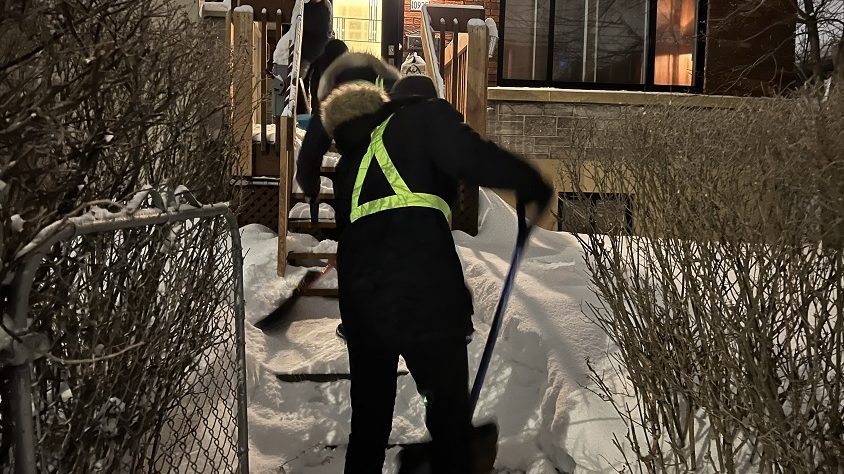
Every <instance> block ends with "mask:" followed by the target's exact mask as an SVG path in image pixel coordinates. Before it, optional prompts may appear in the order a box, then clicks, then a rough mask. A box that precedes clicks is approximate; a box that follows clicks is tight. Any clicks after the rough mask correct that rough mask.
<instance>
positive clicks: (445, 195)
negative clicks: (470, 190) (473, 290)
mask: <svg viewBox="0 0 844 474" xmlns="http://www.w3.org/2000/svg"><path fill="white" fill-rule="evenodd" d="M324 80H325V78H324ZM391 95H392V100H390V99H389V98H388V97H387V95H386V93H385V92H384V91H383V89H381V88H379V87H378V86H376V85H375V84H371V83H361V82H357V83H349V84H344V85H341V86H339V87H338V88H337V89H336V90H334V91H333V92H332V93H331V94H330V95H329V96H328V97H327V98H326V100H325V102H324V103H323V111H322V122H323V124H324V125H325V129H326V131H327V132H328V133H329V134H330V135H332V136H333V137H334V139H335V140H336V143H337V148H338V149H339V150H340V152H341V154H342V155H343V157H342V158H341V162H340V164H339V165H338V168H337V176H336V178H335V195H336V196H337V208H336V216H337V223H338V227H340V228H341V229H342V231H341V232H342V233H341V237H340V240H339V246H338V257H337V265H338V276H339V289H340V313H341V319H342V321H343V325H344V328H345V333H346V338H347V344H348V353H349V362H350V369H351V370H350V372H351V405H352V421H351V434H350V435H349V445H348V450H347V454H346V466H345V472H346V473H355V474H366V473H380V472H381V470H382V467H383V464H384V458H385V451H384V450H385V447H386V446H387V442H388V438H389V435H390V430H391V422H392V414H393V406H394V402H395V396H396V368H397V365H398V359H399V355H401V356H403V358H404V360H405V362H406V364H407V367H408V369H409V370H410V373H411V375H412V376H413V378H414V380H415V381H416V385H417V388H418V390H419V392H420V393H421V394H422V395H423V397H424V400H425V403H426V420H425V422H426V426H427V427H428V431H429V432H430V433H431V436H432V445H431V447H432V459H431V463H432V469H433V472H436V473H442V474H448V473H461V474H465V473H467V472H471V464H472V454H471V451H472V447H471V441H472V436H473V433H472V426H471V413H472V409H471V404H470V397H469V391H468V377H469V375H468V362H467V353H466V340H465V335H466V332H467V331H468V330H469V329H470V328H471V325H472V322H471V315H472V313H473V307H472V297H471V294H470V292H469V290H468V288H467V287H466V284H465V282H464V277H463V269H462V266H461V263H460V260H459V258H458V256H457V252H456V250H455V245H454V240H453V237H452V234H451V230H450V226H449V219H450V207H449V204H448V203H449V202H451V201H454V199H455V198H456V196H457V183H458V180H460V179H464V180H466V181H468V182H470V183H473V184H476V185H480V186H488V187H495V188H502V189H510V190H515V191H516V194H517V197H518V199H519V201H520V202H521V203H524V204H526V205H527V206H528V208H529V209H530V211H529V215H530V216H531V217H536V216H538V215H539V214H540V213H541V212H542V211H543V210H544V208H545V207H546V206H547V205H548V202H549V199H550V197H551V188H550V186H548V184H547V183H545V182H544V181H543V180H542V178H541V177H540V175H539V173H538V172H537V171H536V170H535V169H534V168H533V167H531V166H530V165H528V164H527V163H526V162H525V161H523V160H521V159H519V158H517V157H516V156H514V155H512V154H510V153H508V152H506V151H504V150H502V149H500V148H499V147H497V146H496V145H494V144H493V143H491V142H489V141H486V140H484V139H482V138H481V137H480V136H479V135H478V134H477V133H475V132H474V131H473V130H472V129H471V128H469V127H468V126H467V125H466V124H464V123H463V121H462V117H461V116H460V114H459V113H457V112H456V111H455V110H454V109H453V108H452V107H451V105H449V104H448V103H447V102H445V101H444V100H441V99H435V98H434V97H436V93H435V90H434V86H433V83H431V82H430V80H429V79H427V78H425V77H423V76H412V77H408V78H405V79H402V80H400V81H399V82H398V83H396V86H395V87H394V88H393V91H392V94H391ZM303 187H304V186H303Z"/></svg>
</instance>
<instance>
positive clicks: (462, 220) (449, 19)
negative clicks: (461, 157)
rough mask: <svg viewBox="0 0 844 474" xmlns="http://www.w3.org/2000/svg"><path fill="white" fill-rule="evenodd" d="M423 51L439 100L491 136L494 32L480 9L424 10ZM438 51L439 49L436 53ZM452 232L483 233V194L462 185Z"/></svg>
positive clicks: (431, 7) (435, 7) (440, 7)
mask: <svg viewBox="0 0 844 474" xmlns="http://www.w3.org/2000/svg"><path fill="white" fill-rule="evenodd" d="M422 23H423V28H422V49H423V52H424V54H425V59H426V60H427V61H428V68H427V74H428V77H430V78H431V80H432V81H434V84H435V85H436V86H437V90H438V93H439V95H440V97H442V98H444V99H446V100H448V102H449V103H451V104H452V105H453V106H454V107H455V108H456V109H457V110H458V111H459V112H460V113H461V114H463V118H464V120H465V121H466V123H467V124H468V125H469V126H471V127H472V128H473V129H475V131H477V132H478V133H480V134H481V135H485V134H486V122H487V119H486V100H487V68H488V66H489V52H490V50H489V48H490V42H489V35H490V32H489V27H488V26H487V24H486V23H485V22H484V9H483V7H481V6H474V5H472V6H454V5H430V4H429V5H425V6H423V7H422ZM437 45H439V47H437ZM452 215H453V219H452V228H453V229H455V230H462V231H464V232H466V233H467V234H469V235H477V233H478V188H477V187H476V186H469V185H467V184H466V183H461V185H460V193H459V202H458V203H457V205H456V209H452Z"/></svg>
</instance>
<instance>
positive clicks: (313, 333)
mask: <svg viewBox="0 0 844 474" xmlns="http://www.w3.org/2000/svg"><path fill="white" fill-rule="evenodd" d="M339 323H340V320H339V319H337V318H320V319H303V320H298V321H293V322H291V323H290V324H289V325H288V326H287V327H286V328H285V330H284V339H285V345H284V346H283V347H281V348H279V350H278V351H277V352H275V353H274V354H273V355H272V356H271V357H269V358H268V359H267V360H266V361H265V362H264V367H266V368H267V369H268V370H270V371H271V372H272V373H274V374H275V375H276V377H277V378H278V379H280V380H282V381H284V382H298V381H323V382H332V381H338V380H348V377H349V356H348V352H347V351H346V343H345V342H344V341H343V340H342V339H340V338H339V337H338V336H337V333H336V331H337V324H339ZM407 373H408V371H407V366H406V365H405V363H404V360H403V359H400V360H399V367H398V371H397V373H396V375H397V376H401V375H405V374H407ZM309 379H319V380H309Z"/></svg>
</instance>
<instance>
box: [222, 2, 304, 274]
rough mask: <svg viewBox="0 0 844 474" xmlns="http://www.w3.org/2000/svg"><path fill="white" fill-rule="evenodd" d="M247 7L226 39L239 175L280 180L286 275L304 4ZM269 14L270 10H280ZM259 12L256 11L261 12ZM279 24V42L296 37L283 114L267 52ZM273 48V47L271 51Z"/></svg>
mask: <svg viewBox="0 0 844 474" xmlns="http://www.w3.org/2000/svg"><path fill="white" fill-rule="evenodd" d="M236 3H241V4H244V5H248V6H249V7H252V8H244V7H243V5H241V6H238V7H233V8H232V10H231V11H230V12H229V16H228V18H227V20H229V18H230V21H227V25H230V27H229V28H228V29H227V37H228V38H230V40H231V44H232V53H233V57H232V60H233V64H234V68H235V71H234V72H235V74H234V81H233V84H232V105H233V124H234V129H235V134H236V135H235V138H236V140H237V141H238V144H239V147H240V160H239V163H238V172H237V173H236V174H237V175H240V176H242V177H253V176H270V177H273V176H278V203H279V205H278V235H279V239H278V252H279V258H278V266H277V270H278V274H279V275H284V272H285V270H286V258H285V256H286V254H287V252H286V239H285V238H284V236H286V235H287V229H288V215H289V214H288V212H289V210H290V195H291V188H292V185H293V170H294V158H295V154H294V143H295V141H294V139H295V132H296V110H297V105H298V104H297V99H298V88H297V85H298V84H299V69H300V62H301V51H302V20H303V16H304V1H303V0H296V1H295V3H293V1H292V0H281V1H272V0H248V1H241V2H236ZM279 4H281V5H282V6H283V8H280V9H276V11H275V12H274V13H273V14H272V15H270V14H268V13H267V8H266V7H267V6H278V5H279ZM262 6H263V8H261V11H260V12H258V13H256V12H255V11H254V10H253V8H256V7H262ZM273 24H274V27H275V28H274V33H275V34H274V38H275V43H276V45H277V42H278V41H280V40H281V38H282V33H283V32H284V31H285V30H286V29H287V30H288V33H289V35H288V36H289V37H291V38H292V41H291V43H290V46H289V49H288V51H287V53H286V54H287V65H288V66H287V71H286V74H284V76H285V77H283V78H277V79H281V80H283V82H284V84H285V85H286V86H287V89H286V91H285V92H284V93H283V94H282V98H281V100H282V105H283V109H282V110H281V112H280V113H278V114H274V113H270V112H269V108H268V106H269V104H270V102H271V100H272V94H271V86H270V84H271V79H270V78H269V77H268V74H267V69H269V68H271V67H272V61H271V60H270V58H269V57H268V55H267V53H268V50H269V51H270V52H271V51H274V50H275V47H274V46H276V45H273V44H270V43H271V42H270V41H268V25H273ZM271 47H272V48H271ZM272 155H274V156H275V157H276V158H275V160H276V163H277V164H278V168H277V170H276V169H275V166H272V165H270V166H268V163H266V160H265V158H268V157H270V156H272Z"/></svg>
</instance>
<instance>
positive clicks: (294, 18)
mask: <svg viewBox="0 0 844 474" xmlns="http://www.w3.org/2000/svg"><path fill="white" fill-rule="evenodd" d="M232 3H233V4H236V5H250V6H252V7H253V9H252V11H249V9H236V8H235V7H234V5H233V7H232V10H230V11H229V12H228V13H227V14H226V20H227V22H228V23H227V32H229V33H228V37H229V38H231V41H232V43H231V44H232V51H233V55H234V56H233V62H234V64H235V83H234V84H233V87H232V90H233V93H232V100H233V106H234V107H233V109H234V117H233V120H234V123H235V127H236V131H240V133H241V134H242V135H240V136H241V137H242V139H241V140H240V143H241V160H240V166H239V175H240V182H241V183H245V184H244V188H243V189H244V190H245V192H244V196H246V197H244V199H243V202H241V209H242V212H239V217H240V215H241V214H244V215H245V214H246V213H248V211H250V207H254V206H251V205H252V203H253V202H256V201H255V198H254V196H253V197H252V198H250V197H249V196H248V192H252V193H253V194H255V193H263V198H262V199H263V201H262V202H263V205H264V207H266V208H267V211H268V212H265V213H264V214H263V215H262V216H260V217H253V218H249V219H245V220H242V221H241V224H247V223H250V222H260V223H262V224H264V225H268V226H270V227H276V228H277V229H278V235H279V236H282V237H281V238H279V239H278V242H279V244H278V245H279V249H278V250H279V252H278V255H279V258H278V274H279V275H280V276H283V275H284V274H285V271H286V268H287V266H288V265H294V266H305V265H307V266H319V265H322V266H324V265H327V264H328V263H329V262H331V261H333V260H334V259H335V258H336V254H335V253H333V252H326V251H324V249H322V250H320V249H317V248H316V247H315V250H313V251H305V252H288V251H287V239H285V238H284V237H283V236H286V235H288V233H289V232H292V233H303V234H311V235H313V236H315V237H317V239H318V240H324V239H331V240H336V239H337V235H336V223H335V222H334V220H333V219H319V220H317V222H312V220H311V218H310V215H309V214H310V213H309V211H310V209H309V207H308V205H307V204H306V198H305V196H304V194H303V193H301V192H299V191H296V189H295V186H294V172H295V159H296V149H297V147H298V146H297V137H301V136H303V133H304V132H303V131H302V130H301V129H300V128H298V120H297V119H298V113H297V109H298V108H299V107H298V105H299V104H298V103H297V102H298V101H299V98H300V94H299V90H298V88H297V87H295V86H294V87H291V86H290V84H294V85H296V84H299V83H300V74H299V73H300V71H299V69H300V68H299V65H300V57H301V46H302V45H301V41H302V34H301V33H302V25H303V22H302V20H303V15H304V7H303V5H304V4H303V2H302V1H301V0H299V1H295V2H294V0H241V1H238V2H232ZM268 11H269V12H274V13H272V14H270V13H268ZM423 19H424V21H423V23H424V25H423V46H424V50H425V56H426V58H425V59H426V61H427V62H428V64H429V67H428V74H429V76H430V77H431V79H432V80H433V81H434V83H435V84H436V86H437V90H438V93H439V95H440V97H443V98H445V99H447V100H448V101H449V102H451V103H452V104H453V105H454V106H455V108H456V109H457V110H458V111H460V112H461V113H463V114H464V116H465V119H466V122H467V123H468V124H469V125H471V126H472V127H473V128H475V129H476V130H477V131H478V132H479V133H481V134H484V133H485V129H486V77H487V67H488V64H489V47H488V45H489V41H488V39H489V31H488V28H487V27H486V25H485V24H484V23H483V19H484V9H483V7H479V6H451V5H427V6H425V7H423ZM478 20H480V21H478ZM288 31H292V34H291V37H292V38H293V41H292V43H291V45H290V48H289V51H288V61H287V64H288V66H287V74H285V75H284V76H285V77H287V78H289V79H286V81H287V82H286V83H285V87H286V89H285V91H284V93H283V94H282V96H281V100H282V104H283V106H284V107H283V111H281V112H280V113H278V114H277V115H274V114H273V112H272V110H270V109H272V107H269V105H270V102H271V94H272V92H271V91H272V86H271V83H272V79H270V78H269V76H268V74H267V73H266V71H267V70H268V69H271V66H272V60H271V59H270V58H272V56H273V54H272V53H273V51H274V50H275V49H276V43H277V42H278V40H279V38H280V36H281V35H280V33H287V32H288ZM279 76H281V74H279ZM277 100H278V99H277ZM303 108H304V107H303ZM276 110H278V108H276ZM247 135H248V138H247ZM334 165H335V163H332V161H331V160H326V161H325V162H324V166H323V167H322V170H321V175H322V176H323V177H326V178H328V179H329V180H330V179H331V178H333V177H334V174H335V168H334ZM259 182H260V185H261V186H262V187H261V188H258V187H257V186H258V183H259ZM246 191H248V192H246ZM271 193H275V194H274V195H271ZM250 199H251V200H250ZM334 202H335V196H334V194H333V190H332V189H329V187H327V186H326V189H324V190H323V192H322V194H321V195H320V204H321V205H322V206H326V205H327V206H329V207H331V206H333V204H334ZM268 204H269V205H268ZM477 204H478V203H477V188H474V189H473V188H472V187H468V186H465V185H464V186H463V187H462V188H461V192H460V202H459V204H458V205H457V206H456V207H455V209H453V210H452V211H453V216H454V221H453V223H452V225H453V228H455V229H460V230H463V231H466V232H468V233H470V234H476V233H477ZM273 207H274V209H275V210H274V211H273V210H272V208H273ZM305 208H308V209H307V211H308V212H305V211H306V209H305ZM317 247H324V246H317ZM303 295H313V296H336V295H337V290H336V289H333V290H326V289H324V288H322V289H308V290H305V291H304V292H303Z"/></svg>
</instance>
